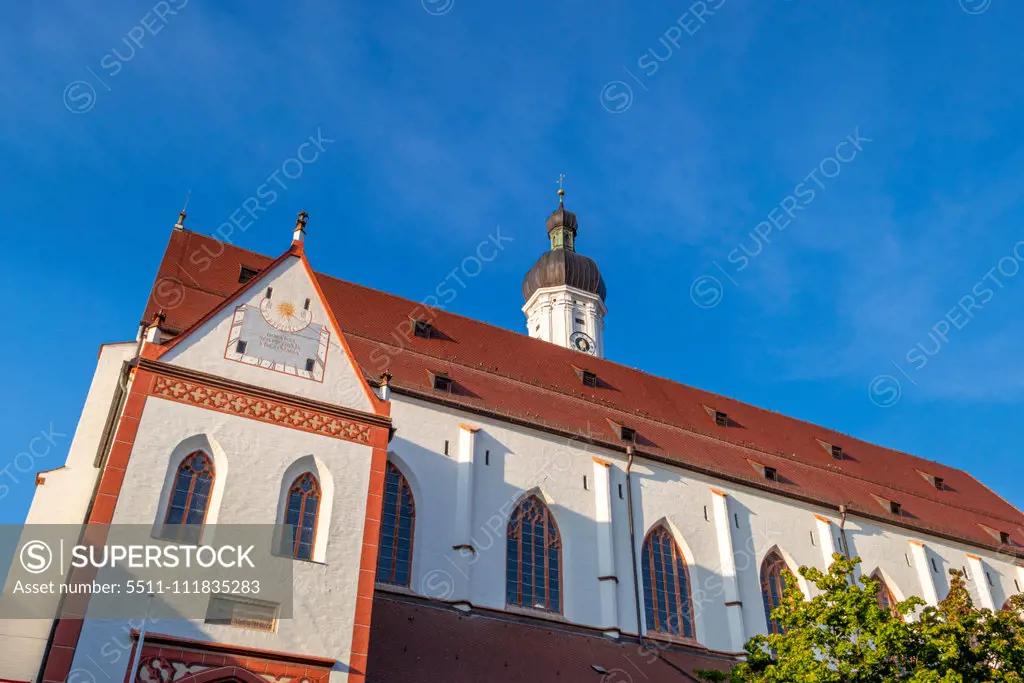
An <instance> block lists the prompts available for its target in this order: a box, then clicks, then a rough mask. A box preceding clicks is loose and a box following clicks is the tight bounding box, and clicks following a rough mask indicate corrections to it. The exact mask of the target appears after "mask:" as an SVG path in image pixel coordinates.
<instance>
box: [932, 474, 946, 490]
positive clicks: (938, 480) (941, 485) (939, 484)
mask: <svg viewBox="0 0 1024 683" xmlns="http://www.w3.org/2000/svg"><path fill="white" fill-rule="evenodd" d="M932 483H933V484H935V489H936V490H937V491H945V490H946V483H945V482H944V481H942V477H933V478H932Z"/></svg>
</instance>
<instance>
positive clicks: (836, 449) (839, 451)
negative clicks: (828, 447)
mask: <svg viewBox="0 0 1024 683" xmlns="http://www.w3.org/2000/svg"><path fill="white" fill-rule="evenodd" d="M832 457H833V458H834V459H835V460H842V459H843V447H842V446H833V447H832Z"/></svg>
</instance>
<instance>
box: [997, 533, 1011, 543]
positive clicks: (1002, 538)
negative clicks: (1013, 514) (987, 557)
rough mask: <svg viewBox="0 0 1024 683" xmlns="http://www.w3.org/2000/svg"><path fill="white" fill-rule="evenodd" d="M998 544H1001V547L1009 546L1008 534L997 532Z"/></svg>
mask: <svg viewBox="0 0 1024 683" xmlns="http://www.w3.org/2000/svg"><path fill="white" fill-rule="evenodd" d="M999 542H1000V543H1002V544H1003V545H1009V544H1010V534H1009V532H1006V531H1000V532H999Z"/></svg>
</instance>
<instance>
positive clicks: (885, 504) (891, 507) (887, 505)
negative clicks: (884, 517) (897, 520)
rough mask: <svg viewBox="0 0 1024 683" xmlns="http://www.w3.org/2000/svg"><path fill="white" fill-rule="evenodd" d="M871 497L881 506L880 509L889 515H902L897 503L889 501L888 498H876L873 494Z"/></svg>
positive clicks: (900, 507) (900, 506)
mask: <svg viewBox="0 0 1024 683" xmlns="http://www.w3.org/2000/svg"><path fill="white" fill-rule="evenodd" d="M871 497H872V498H874V499H875V501H876V502H877V503H878V504H879V505H881V506H882V509H883V510H885V511H886V512H888V513H889V514H892V515H902V514H903V506H902V505H901V504H900V503H898V502H897V501H895V500H889V499H888V498H883V497H882V496H876V495H875V494H871Z"/></svg>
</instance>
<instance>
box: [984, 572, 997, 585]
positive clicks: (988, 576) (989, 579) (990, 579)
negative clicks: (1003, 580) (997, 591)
mask: <svg viewBox="0 0 1024 683" xmlns="http://www.w3.org/2000/svg"><path fill="white" fill-rule="evenodd" d="M985 580H986V581H988V585H990V586H994V585H995V584H994V583H992V575H991V574H989V573H988V572H985Z"/></svg>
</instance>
